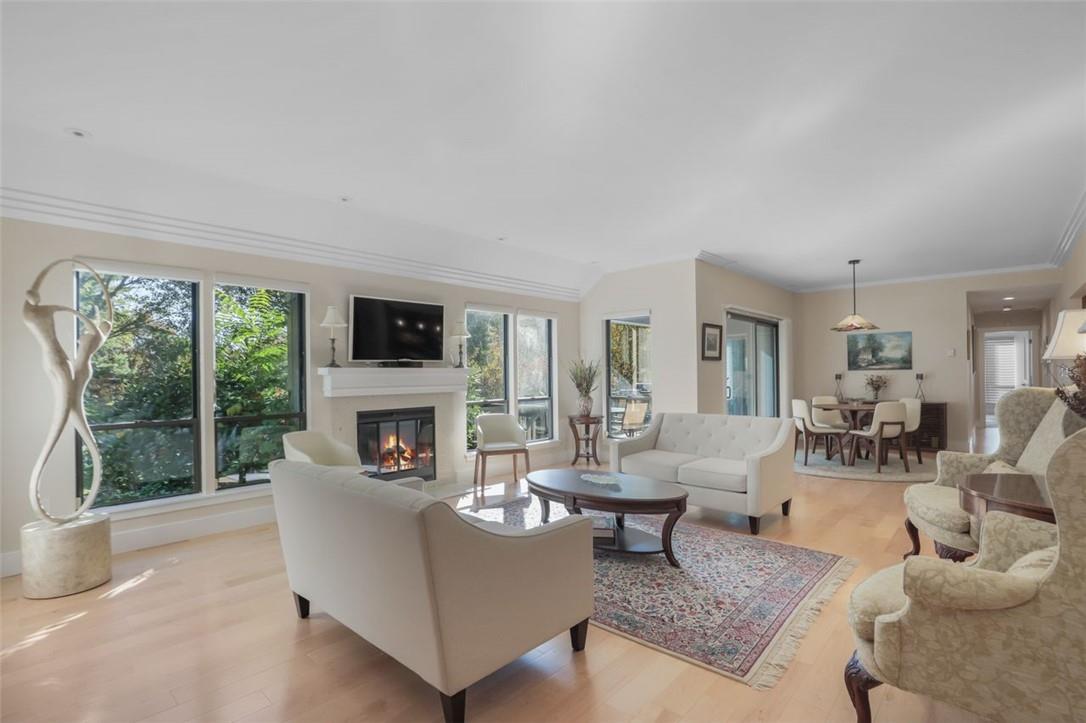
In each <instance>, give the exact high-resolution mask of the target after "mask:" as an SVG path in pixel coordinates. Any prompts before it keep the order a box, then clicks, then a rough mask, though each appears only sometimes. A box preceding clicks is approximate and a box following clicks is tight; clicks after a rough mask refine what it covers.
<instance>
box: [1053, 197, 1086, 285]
mask: <svg viewBox="0 0 1086 723" xmlns="http://www.w3.org/2000/svg"><path fill="white" fill-rule="evenodd" d="M1083 233H1086V190H1084V191H1083V192H1082V195H1081V196H1079V197H1078V203H1076V204H1075V209H1074V210H1073V211H1072V212H1071V219H1070V220H1069V221H1068V222H1067V228H1065V229H1064V230H1063V235H1062V236H1060V242H1059V243H1058V244H1057V245H1056V252H1055V253H1054V254H1052V263H1053V264H1055V265H1056V266H1063V264H1064V262H1065V261H1067V258H1068V257H1069V256H1070V255H1071V249H1073V248H1074V247H1075V241H1077V240H1078V237H1079V236H1081V235H1082V234H1083Z"/></svg>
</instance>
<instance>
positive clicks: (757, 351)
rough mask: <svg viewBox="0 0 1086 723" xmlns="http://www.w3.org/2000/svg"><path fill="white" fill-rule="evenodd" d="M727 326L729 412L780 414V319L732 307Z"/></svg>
mask: <svg viewBox="0 0 1086 723" xmlns="http://www.w3.org/2000/svg"><path fill="white" fill-rule="evenodd" d="M724 330H725V343H724V347H725V354H724V404H725V407H726V408H727V410H728V414H737V415H742V416H751V417H778V416H780V329H779V326H778V323H777V322H776V321H772V320H769V319H759V318H757V317H753V316H746V315H744V314H737V313H734V312H731V311H729V312H727V315H726V323H725V327H724Z"/></svg>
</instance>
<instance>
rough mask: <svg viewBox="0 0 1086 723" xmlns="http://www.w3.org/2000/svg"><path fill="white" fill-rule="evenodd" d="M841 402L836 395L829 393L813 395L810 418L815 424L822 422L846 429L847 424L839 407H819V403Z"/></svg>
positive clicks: (828, 425) (829, 425)
mask: <svg viewBox="0 0 1086 723" xmlns="http://www.w3.org/2000/svg"><path fill="white" fill-rule="evenodd" d="M840 403H841V402H840V401H839V400H838V399H837V397H835V396H833V395H832V394H830V395H824V396H819V397H814V398H812V399H811V419H813V420H814V423H815V424H822V425H825V426H827V427H834V428H836V429H848V428H849V424H848V422H846V421H845V417H844V415H843V414H841V410H839V409H819V408H818V405H819V404H840Z"/></svg>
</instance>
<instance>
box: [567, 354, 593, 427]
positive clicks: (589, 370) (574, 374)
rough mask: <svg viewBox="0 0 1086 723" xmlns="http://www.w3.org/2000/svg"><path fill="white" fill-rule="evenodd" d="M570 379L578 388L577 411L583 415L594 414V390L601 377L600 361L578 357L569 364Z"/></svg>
mask: <svg viewBox="0 0 1086 723" xmlns="http://www.w3.org/2000/svg"><path fill="white" fill-rule="evenodd" d="M569 379H570V381H572V382H573V386H574V387H576V389H577V394H578V397H579V398H578V400H577V411H578V412H579V413H580V415H581V416H582V417H589V416H592V392H594V391H596V387H598V386H599V379H600V363H599V362H598V361H592V362H590V361H585V360H584V359H577V360H576V361H574V362H573V363H572V364H570V365H569Z"/></svg>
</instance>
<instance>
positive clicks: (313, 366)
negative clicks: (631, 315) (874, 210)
mask: <svg viewBox="0 0 1086 723" xmlns="http://www.w3.org/2000/svg"><path fill="white" fill-rule="evenodd" d="M75 255H78V256H84V257H90V258H99V259H112V260H119V261H125V262H129V263H140V264H153V265H161V266H172V267H184V268H188V269H198V270H200V271H203V272H208V273H210V272H221V273H229V274H236V275H245V276H251V277H259V278H265V279H281V280H286V281H291V282H296V283H301V284H306V285H308V288H309V320H308V321H309V329H310V330H311V334H310V344H311V355H310V359H311V363H310V379H309V381H310V396H309V409H308V412H309V426H310V428H311V429H316V430H320V431H326V432H331V433H332V434H334V435H335V436H336V437H337V438H339V439H342V440H343V441H345V442H349V443H351V444H352V445H353V444H354V416H353V413H354V411H355V410H359V409H369V408H381V407H392V406H405V405H419V404H422V403H423V402H424V401H425V403H426V404H429V403H431V402H432V403H434V404H435V407H436V411H437V417H438V427H439V439H438V444H439V447H438V461H439V465H440V467H439V470H438V474H439V480H440V481H443V482H445V481H450V482H451V481H453V480H457V479H459V480H461V481H467V480H469V479H470V476H471V463H470V462H469V461H468V460H466V458H465V453H466V449H465V441H464V428H465V419H464V395H463V394H462V393H461V394H456V395H453V394H445V395H427V396H425V397H424V396H417V395H416V396H410V397H385V398H377V397H370V398H359V399H346V398H342V399H336V400H329V399H326V398H325V397H324V396H323V395H322V394H321V386H320V380H319V377H318V375H317V368H318V366H319V365H320V364H322V363H325V362H326V360H327V356H328V341H327V334H326V331H325V330H324V329H321V328H320V327H319V326H318V324H319V322H320V320H321V318H322V316H323V314H324V309H325V307H326V306H327V305H329V304H335V305H338V306H339V307H340V310H341V311H344V310H345V309H346V303H347V295H348V294H350V293H359V294H367V295H375V296H392V297H397V298H409V299H418V300H421V301H432V302H440V303H443V304H444V305H445V311H446V316H447V318H446V325H447V327H448V328H451V322H452V321H453V320H454V319H456V318H459V315H460V314H462V312H463V309H464V307H465V305H468V304H472V303H479V304H486V305H489V306H497V307H503V308H508V309H511V310H512V309H523V310H533V311H540V312H545V313H550V314H553V315H554V316H555V317H556V318H557V324H556V326H557V332H556V333H557V350H556V351H557V363H558V369H559V373H558V397H559V405H558V416H559V419H563V418H564V415H566V414H568V413H570V412H572V411H573V406H574V405H575V400H576V394H575V392H574V391H573V389H572V385H571V384H570V383H569V382H568V379H567V377H566V374H565V368H566V367H567V365H568V363H569V361H570V360H571V359H573V358H575V357H577V356H578V353H579V350H578V347H579V344H580V339H579V335H578V328H579V325H580V318H579V313H578V312H579V310H578V304H577V303H572V302H562V301H552V300H549V299H543V298H539V297H531V296H520V295H516V294H509V293H501V292H493V291H487V290H482V289H475V288H469V287H461V286H454V285H450V284H441V283H428V282H423V281H418V280H413V279H407V278H401V277H396V276H388V275H382V274H374V273H368V272H363V271H356V270H352V269H344V268H334V267H331V266H323V265H317V264H308V263H299V262H293V261H288V260H280V259H273V258H266V257H261V256H252V255H247V254H238V253H232V252H225V251H216V250H210V249H203V248H197V247H193V246H188V245H181V244H172V243H165V242H160V241H148V240H145V239H138V238H132V237H125V236H119V235H115V234H109V233H100V232H94V231H85V230H79V229H72V228H66V227H61V226H54V225H48V224H40V223H32V222H28V221H17V220H11V219H3V220H2V221H0V269H2V276H0V281H2V291H0V293H2V296H0V300H2V307H3V312H4V313H3V320H2V326H0V329H2V352H0V369H2V371H3V375H2V381H0V390H2V391H0V394H2V396H0V398H2V400H3V408H2V412H0V425H2V428H3V430H4V434H3V438H2V459H0V470H2V478H0V481H2V487H0V501H2V507H3V512H2V517H0V524H2V528H3V529H2V531H0V551H3V552H8V551H13V550H16V549H17V548H18V534H19V527H20V526H21V525H22V524H23V523H25V522H28V521H29V520H30V519H31V512H30V507H29V504H28V503H27V502H26V499H25V496H26V483H27V480H28V478H29V474H30V470H31V467H32V466H33V462H34V457H35V455H36V454H37V451H38V450H39V448H40V446H41V443H42V438H43V435H44V433H45V430H46V429H47V427H48V423H49V409H50V405H51V403H52V398H51V391H50V388H49V385H48V382H47V380H46V377H45V373H44V372H43V371H42V368H41V363H40V358H41V352H40V350H39V348H38V345H37V344H36V343H35V342H34V340H33V339H32V337H31V336H30V333H29V331H28V330H27V329H26V327H25V326H24V325H23V323H22V319H21V316H20V314H19V309H20V307H21V305H22V302H23V291H24V290H25V289H26V288H27V287H28V286H29V285H30V283H31V281H32V280H33V278H34V276H35V275H36V274H37V273H38V271H39V270H40V269H41V268H42V267H43V266H44V265H45V264H46V263H48V262H50V261H52V260H54V259H58V258H64V257H69V256H75ZM691 273H692V272H691ZM43 291H44V294H43V298H45V299H47V300H55V301H56V302H58V303H63V302H65V301H67V300H70V297H71V293H72V285H71V279H70V277H67V276H66V274H64V273H59V272H58V273H54V274H53V275H52V276H51V277H50V278H49V282H48V284H47V286H46V287H45V288H44V290H43ZM691 306H692V304H691ZM691 313H692V312H691ZM691 326H692V323H691V324H687V325H686V327H687V328H689V327H691ZM60 331H61V334H62V336H66V337H67V338H71V336H72V332H71V325H70V324H69V325H68V326H67V327H66V329H65V328H62V329H61V330H60ZM341 341H342V338H341ZM340 349H341V350H342V349H343V344H342V343H341V344H340ZM689 376H692V374H691V375H689ZM556 429H557V431H558V433H559V435H561V441H560V442H559V443H556V444H553V445H550V446H549V447H542V448H540V449H539V450H536V451H534V452H533V461H535V462H536V463H537V464H541V463H545V462H548V461H558V460H562V459H565V458H566V457H567V455H568V454H569V453H568V452H567V451H566V450H565V447H567V446H569V440H568V429H567V428H566V427H565V425H564V424H559V425H556ZM73 444H74V442H73V440H72V439H71V437H70V435H69V436H68V437H67V438H66V439H64V440H62V441H61V444H60V445H59V447H58V451H57V452H56V453H55V454H54V456H53V459H52V460H51V461H50V464H49V467H48V468H47V470H46V477H45V481H44V486H43V488H44V491H45V494H46V499H47V501H48V502H49V504H50V506H51V508H53V509H57V510H66V509H69V508H71V506H72V503H73V500H74V488H75V486H74V485H75V483H74V481H73V475H74V470H73V454H72V452H71V450H72V449H73ZM495 466H496V467H499V469H500V468H501V467H500V465H495ZM268 503H269V499H268V498H267V497H264V498H261V499H249V500H241V501H237V502H231V503H228V504H220V505H216V506H215V507H214V514H216V515H219V514H223V513H224V512H229V511H231V510H239V509H247V508H250V507H253V506H254V505H267V504H268ZM206 514H209V513H208V512H207V511H204V512H199V511H193V510H186V511H184V512H173V513H169V514H164V515H155V516H154V520H153V524H154V525H156V526H161V525H168V524H172V523H174V522H178V521H186V520H191V519H193V518H194V517H199V516H201V515H206ZM150 524H152V522H151V521H150V520H149V519H148V518H138V519H128V520H122V521H118V522H116V523H115V531H125V530H134V529H138V528H141V527H145V526H148V525H150Z"/></svg>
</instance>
